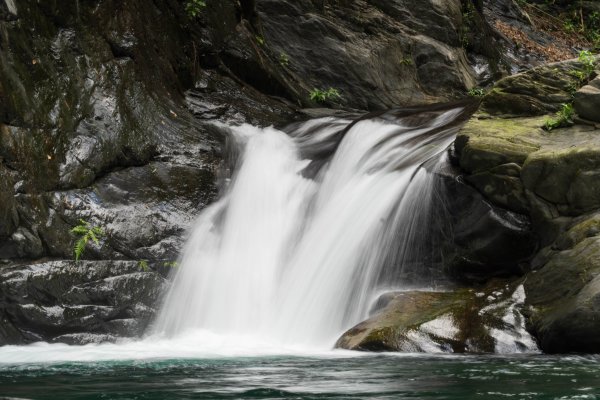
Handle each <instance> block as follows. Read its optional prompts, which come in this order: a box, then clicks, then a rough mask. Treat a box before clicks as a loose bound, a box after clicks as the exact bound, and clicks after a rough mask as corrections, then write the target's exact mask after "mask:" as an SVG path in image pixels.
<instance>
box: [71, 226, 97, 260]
mask: <svg viewBox="0 0 600 400" xmlns="http://www.w3.org/2000/svg"><path fill="white" fill-rule="evenodd" d="M71 233H73V234H75V235H77V236H79V239H77V241H76V242H75V245H74V246H73V254H74V255H75V261H79V259H80V258H81V256H82V255H83V252H84V251H85V248H86V247H87V245H88V244H89V243H90V241H92V242H94V243H95V244H96V245H99V244H100V241H99V238H101V237H102V236H104V231H103V230H102V228H100V227H99V226H94V225H92V224H90V223H89V222H87V221H85V220H83V219H80V220H79V225H77V226H76V227H74V228H73V229H71Z"/></svg>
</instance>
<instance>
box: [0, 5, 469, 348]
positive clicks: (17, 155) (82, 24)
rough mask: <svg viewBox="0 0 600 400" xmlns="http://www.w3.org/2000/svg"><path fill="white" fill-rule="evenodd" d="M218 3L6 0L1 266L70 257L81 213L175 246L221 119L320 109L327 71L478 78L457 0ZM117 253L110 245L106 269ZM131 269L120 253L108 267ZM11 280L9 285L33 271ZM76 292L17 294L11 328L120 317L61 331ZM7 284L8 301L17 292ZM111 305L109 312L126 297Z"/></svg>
mask: <svg viewBox="0 0 600 400" xmlns="http://www.w3.org/2000/svg"><path fill="white" fill-rule="evenodd" d="M207 3H208V4H207V6H206V7H205V8H203V10H202V12H201V13H200V14H199V15H198V16H197V17H191V16H189V15H188V14H187V13H186V11H185V7H184V4H183V2H177V1H170V0H157V1H153V2H147V1H145V0H126V1H120V0H119V1H117V0H108V1H105V0H103V1H99V0H91V1H86V2H79V3H78V6H77V7H73V6H72V4H71V3H69V2H41V3H40V2H38V1H36V0H22V1H19V2H16V1H13V0H5V1H2V0H0V71H1V73H0V260H2V259H5V260H9V261H8V262H6V263H3V264H0V274H1V273H4V272H5V271H6V273H8V272H11V271H12V272H11V273H16V272H15V271H16V270H15V269H14V268H17V269H19V268H22V269H23V270H22V273H23V274H25V273H26V267H27V265H29V264H31V265H36V267H35V268H36V270H37V269H41V268H42V267H44V266H45V267H48V268H50V269H52V270H53V268H58V266H56V265H55V264H51V263H50V264H48V263H41V264H40V261H36V260H47V259H48V258H50V259H54V260H64V259H70V258H72V248H73V241H74V239H75V238H74V236H73V235H71V234H70V230H71V229H72V227H73V226H75V225H77V224H78V223H79V220H80V219H83V220H85V221H87V222H89V223H90V224H92V225H94V226H98V227H100V228H102V230H103V231H104V232H105V233H106V235H105V236H104V238H103V239H102V241H101V243H100V245H99V246H90V247H89V248H88V249H87V250H86V253H85V254H84V258H87V259H91V260H115V259H121V260H131V262H132V264H131V265H136V264H137V262H138V261H139V260H148V262H149V263H153V262H154V263H170V262H172V261H173V260H175V259H176V257H177V254H178V252H179V249H180V247H181V244H182V243H183V237H184V233H185V231H186V229H187V228H188V227H189V226H190V224H191V222H192V220H193V219H194V218H195V216H196V215H197V213H198V211H199V210H200V209H201V208H203V207H204V206H205V205H206V204H208V203H209V202H210V201H212V199H213V198H214V196H215V195H216V193H217V186H218V182H219V180H220V179H221V178H222V177H221V176H217V175H218V174H217V169H218V167H219V166H222V165H223V164H224V163H225V162H226V160H223V159H222V156H221V148H222V146H223V145H224V143H225V138H224V135H223V133H222V131H221V130H220V129H218V128H217V127H215V126H214V124H213V122H215V121H219V122H224V123H236V124H239V123H244V122H247V123H251V124H254V125H261V126H265V125H271V124H276V125H279V126H280V125H284V124H286V123H289V122H291V121H294V120H297V119H305V118H307V115H308V114H305V113H303V112H302V111H301V110H299V107H305V106H316V105H318V104H316V103H315V102H313V101H311V100H310V98H309V97H310V96H309V95H310V91H312V90H313V89H315V88H317V89H322V90H325V89H327V88H329V87H334V88H337V89H338V90H340V92H341V94H342V97H341V98H340V99H338V100H336V101H328V102H326V104H324V105H327V106H335V107H342V106H343V107H345V108H357V109H363V110H368V109H378V108H386V107H391V106H398V105H402V104H407V103H428V102H434V101H440V100H446V99H450V98H454V97H457V96H460V95H462V94H463V93H464V92H465V91H466V89H467V88H469V87H471V86H472V85H473V83H474V80H473V76H472V73H471V69H470V67H469V66H468V64H467V61H466V60H467V58H466V56H465V52H464V49H463V47H462V45H461V41H460V37H459V31H460V27H461V25H462V23H463V16H462V13H461V2H460V1H459V0H451V1H446V2H439V1H427V2H420V3H418V4H417V3H415V2H410V1H394V2H381V1H376V2H372V1H370V2H367V1H363V0H358V1H352V2H350V1H343V2H335V4H334V3H333V2H330V1H324V2H318V1H308V0H307V1H302V2H291V1H290V2H285V1H284V2H281V1H271V0H258V1H241V2H238V1H235V0H224V1H214V2H212V1H211V2H207ZM432 21H435V23H432ZM367 49H368V50H367ZM309 114H310V113H309ZM313 114H314V113H313ZM219 170H221V169H219ZM57 262H62V263H64V264H61V265H64V266H65V267H64V268H65V271H67V270H68V268H67V266H68V265H70V264H69V263H67V262H63V261H57ZM104 263H109V264H110V263H112V262H108V261H97V263H95V264H90V269H93V268H96V267H98V268H104V267H102V266H103V265H104ZM4 265H7V266H4ZM16 265H20V266H22V267H17V266H16ZM110 265H113V264H110ZM115 265H116V264H115ZM119 265H120V264H119ZM69 268H70V267H69ZM131 268H133V267H131ZM129 273H130V271H126V272H124V271H121V269H119V268H107V269H106V274H105V275H103V278H102V279H104V278H108V276H109V275H114V276H115V279H116V278H119V279H120V277H121V276H123V274H126V275H125V276H128V274H129ZM67 275H68V274H67V272H64V273H62V272H61V273H60V274H58V273H57V275H56V276H57V277H59V276H63V277H64V279H67ZM56 279H59V278H56ZM82 279H83V278H82ZM98 279H99V278H98ZM6 282H9V283H6V286H5V288H6V290H9V289H10V285H11V283H10V282H17V281H15V280H10V279H9V280H7V281H6ZM22 282H29V281H28V280H24V281H22ZM20 285H25V286H27V285H28V283H20ZM67 286H68V285H67ZM67 286H65V287H67ZM68 287H71V286H68ZM19 290H21V292H20V293H22V294H23V293H28V290H29V289H27V288H26V287H23V288H21V289H19ZM31 290H33V289H31ZM4 295H5V293H4V292H2V293H0V296H4ZM60 295H61V294H60V293H58V292H56V293H54V294H53V295H52V296H53V297H51V298H49V299H47V301H46V302H44V303H42V302H40V301H41V300H38V299H37V298H36V297H35V296H33V297H31V302H30V303H23V304H31V307H32V308H31V310H34V311H31V312H30V313H29V314H27V313H26V311H27V307H30V306H26V307H25V306H19V307H17V308H18V310H20V311H19V312H18V313H17V312H16V311H15V313H16V314H10V318H9V317H6V318H8V319H9V320H10V321H15V322H14V324H13V323H12V322H11V324H9V325H7V328H3V329H8V330H11V332H13V333H14V332H17V333H14V334H13V333H11V334H10V335H9V333H6V334H4V337H9V336H10V337H11V338H13V339H11V343H14V342H16V341H18V340H17V339H16V338H21V339H19V340H22V341H31V340H35V338H42V339H52V340H54V339H55V338H56V337H59V336H60V335H63V334H65V335H66V334H71V333H78V334H79V333H81V332H84V331H85V329H88V328H89V331H90V332H92V331H93V332H95V333H97V334H107V335H114V334H117V333H118V332H117V330H116V329H112V328H111V329H108V328H106V327H104V328H102V329H100V330H98V329H99V328H98V329H96V328H95V327H93V326H92V325H89V326H88V328H85V327H84V325H77V326H75V325H70V326H71V328H69V329H70V330H69V331H68V332H67V331H65V332H58V331H56V329H57V325H58V322H59V321H62V322H65V320H64V318H63V316H62V315H63V314H64V313H63V314H61V316H60V318H63V319H60V318H59V317H57V318H58V319H56V320H53V319H52V318H54V317H52V315H51V312H50V311H52V310H54V309H53V308H52V307H54V306H55V305H53V304H52V301H55V302H56V307H62V304H63V303H61V302H65V303H64V304H65V305H67V306H68V307H71V308H72V307H75V306H76V305H77V304H76V300H73V299H71V298H70V299H68V301H67V300H66V299H63V298H62V297H60ZM7 296H8V295H7ZM142 300H143V299H140V301H142ZM146 300H148V301H149V299H146ZM146 300H144V301H146ZM2 301H4V302H5V303H6V304H5V303H2V302H0V307H4V308H3V309H4V310H9V309H10V310H13V309H14V307H16V306H14V305H10V306H9V305H8V304H13V303H15V302H17V303H18V299H17V298H16V297H11V298H10V299H9V298H8V297H6V298H5V299H4V300H2ZM28 301H29V300H28ZM81 301H82V303H80V304H87V303H83V302H84V301H87V300H86V299H83V298H82V299H81ZM19 304H20V303H19ZM90 304H95V305H94V307H101V306H102V307H104V306H105V304H96V303H90ZM127 304H128V303H123V304H120V303H119V304H117V303H115V304H112V305H111V307H114V308H116V309H117V310H121V309H122V307H126V306H127ZM23 307H25V308H23ZM40 307H46V308H48V307H50V308H49V310H50V311H48V312H46V311H45V309H43V308H40ZM69 310H70V311H68V312H67V311H65V313H66V314H65V315H67V314H68V315H70V313H71V312H72V310H71V309H69ZM102 310H104V309H101V308H97V312H98V313H99V314H101V315H103V316H102V317H101V320H102V321H104V322H106V321H112V320H113V319H115V318H117V317H115V315H117V316H120V315H121V314H119V313H120V312H121V311H114V310H109V311H107V310H104V311H106V313H105V312H104V311H102ZM3 312H4V313H5V315H9V314H6V313H8V312H9V311H3ZM34 312H35V313H38V314H39V315H40V317H39V318H40V321H43V322H41V325H42V328H43V329H42V328H40V329H37V328H36V322H35V318H34V317H32V315H34V314H33V313H34ZM57 312H58V311H57ZM61 312H62V311H61ZM82 312H83V311H82ZM86 312H87V311H86ZM19 313H21V314H19ZM23 313H25V314H27V315H29V317H26V316H22V314H23ZM103 313H104V314H103ZM115 313H116V314H115ZM25 314H23V315H25ZM82 315H83V314H82ZM85 315H91V314H85ZM21 317H22V318H21ZM3 318H4V317H3ZM81 318H83V316H82V317H81ZM52 321H55V322H52ZM104 322H103V323H104ZM28 324H29V325H30V326H29V327H28ZM53 324H54V325H53ZM68 324H69V323H67V325H68ZM100 325H102V324H100ZM10 326H12V327H13V328H14V329H13V328H9V327H10ZM94 326H96V325H94ZM102 326H104V325H102ZM15 329H16V330H15ZM133 331H135V330H131V331H128V332H133ZM138 331H139V330H138ZM138 331H136V332H138ZM24 332H33V333H32V334H31V335H29V334H26V333H24ZM44 332H54V333H52V334H49V333H48V334H46V333H44ZM69 332H71V333H69ZM128 334H129V333H128ZM56 340H58V339H56ZM61 340H62V339H61ZM65 340H66V339H65Z"/></svg>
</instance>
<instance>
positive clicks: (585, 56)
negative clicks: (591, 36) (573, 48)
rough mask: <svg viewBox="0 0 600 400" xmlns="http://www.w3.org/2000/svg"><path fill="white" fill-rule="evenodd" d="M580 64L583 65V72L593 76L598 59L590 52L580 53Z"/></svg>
mask: <svg viewBox="0 0 600 400" xmlns="http://www.w3.org/2000/svg"><path fill="white" fill-rule="evenodd" d="M579 62H580V63H582V64H583V72H584V73H585V74H587V75H588V77H589V76H590V75H592V74H593V73H594V70H595V69H596V57H595V56H594V54H593V53H592V52H591V51H589V50H582V51H580V52H579Z"/></svg>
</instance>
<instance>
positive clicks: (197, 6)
mask: <svg viewBox="0 0 600 400" xmlns="http://www.w3.org/2000/svg"><path fill="white" fill-rule="evenodd" d="M204 7H206V2H205V1H204V0H187V2H186V3H185V12H186V13H187V15H188V17H190V18H196V17H197V16H198V15H200V13H201V12H202V9H203V8H204Z"/></svg>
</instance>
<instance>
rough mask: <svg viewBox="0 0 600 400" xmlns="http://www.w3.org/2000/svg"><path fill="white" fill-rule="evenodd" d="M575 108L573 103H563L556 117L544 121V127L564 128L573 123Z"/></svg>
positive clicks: (549, 128) (548, 128) (549, 129)
mask: <svg viewBox="0 0 600 400" xmlns="http://www.w3.org/2000/svg"><path fill="white" fill-rule="evenodd" d="M574 116H575V109H574V108H573V105H572V104H563V105H562V108H561V109H560V110H559V111H558V112H557V113H556V114H555V116H554V118H549V119H547V120H546V122H545V123H544V129H546V130H548V131H551V130H552V129H556V128H564V127H566V126H570V125H572V124H573V117H574Z"/></svg>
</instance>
